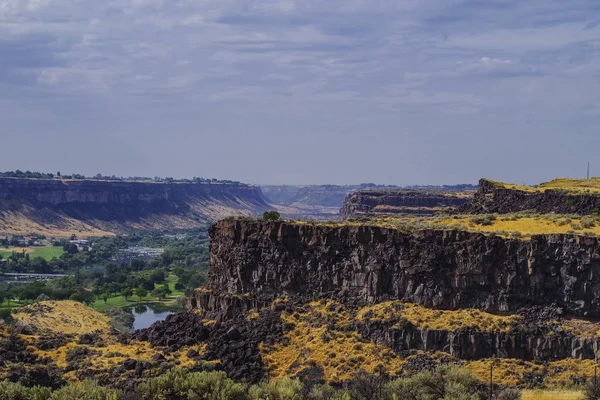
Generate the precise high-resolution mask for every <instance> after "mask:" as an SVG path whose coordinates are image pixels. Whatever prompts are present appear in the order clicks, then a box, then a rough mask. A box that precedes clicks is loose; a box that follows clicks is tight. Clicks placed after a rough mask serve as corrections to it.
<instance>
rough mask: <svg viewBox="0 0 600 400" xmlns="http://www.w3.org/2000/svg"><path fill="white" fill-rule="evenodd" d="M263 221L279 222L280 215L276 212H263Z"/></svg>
mask: <svg viewBox="0 0 600 400" xmlns="http://www.w3.org/2000/svg"><path fill="white" fill-rule="evenodd" d="M262 219H263V220H265V221H279V220H280V219H281V215H280V214H279V212H277V211H274V210H273V211H265V212H264V213H263V217H262Z"/></svg>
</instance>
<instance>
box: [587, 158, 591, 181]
mask: <svg viewBox="0 0 600 400" xmlns="http://www.w3.org/2000/svg"><path fill="white" fill-rule="evenodd" d="M587 178H588V179H590V162H589V161H588V171H587Z"/></svg>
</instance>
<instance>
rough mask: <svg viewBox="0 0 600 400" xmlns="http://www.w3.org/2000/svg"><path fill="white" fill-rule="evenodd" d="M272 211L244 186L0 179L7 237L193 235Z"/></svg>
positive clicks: (2, 228) (0, 225)
mask: <svg viewBox="0 0 600 400" xmlns="http://www.w3.org/2000/svg"><path fill="white" fill-rule="evenodd" d="M269 208H270V205H269V204H267V202H266V200H265V199H264V197H263V195H262V192H261V190H260V188H258V187H256V186H250V185H244V184H225V183H214V184H208V183H154V182H128V181H98V180H65V181H62V180H58V179H53V180H50V179H48V180H42V179H11V178H0V232H6V233H9V234H15V233H17V234H26V233H31V232H41V233H47V234H49V235H70V234H71V233H74V232H81V233H82V234H84V235H85V232H96V231H99V232H100V233H102V234H108V233H109V232H114V233H126V232H131V231H136V230H157V229H160V230H165V229H190V228H197V227H201V226H203V225H204V224H205V223H206V221H211V220H217V219H220V218H225V217H227V216H231V215H238V216H241V215H247V216H249V215H257V214H259V213H262V212H263V211H264V210H266V209H269Z"/></svg>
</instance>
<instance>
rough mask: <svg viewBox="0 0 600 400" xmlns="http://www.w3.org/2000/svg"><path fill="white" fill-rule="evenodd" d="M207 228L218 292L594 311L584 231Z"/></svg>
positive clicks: (598, 262)
mask: <svg viewBox="0 0 600 400" xmlns="http://www.w3.org/2000/svg"><path fill="white" fill-rule="evenodd" d="M210 234H211V238H212V241H211V251H210V262H211V271H210V289H211V290H213V291H217V292H222V293H229V294H237V295H244V294H246V295H250V296H252V297H254V298H260V299H263V300H264V299H267V298H274V297H275V296H277V295H280V294H282V293H283V294H290V295H301V296H308V297H310V296H318V297H326V296H337V297H339V296H342V297H347V298H352V299H356V300H360V301H364V302H367V303H375V302H379V301H383V300H388V299H395V300H404V301H409V302H414V303H417V304H420V305H424V306H426V307H433V308H443V309H457V308H479V309H482V310H487V311H491V312H511V311H516V310H517V309H519V308H521V307H525V306H531V305H535V304H550V303H557V304H558V305H560V306H562V307H564V309H565V310H566V312H568V313H571V314H575V315H588V316H600V245H599V243H598V239H596V238H592V237H574V236H569V235H539V236H533V237H532V238H531V240H530V241H521V240H517V239H505V238H501V237H498V236H495V235H489V236H485V235H483V234H479V233H471V232H464V231H438V230H427V231H420V232H416V233H404V232H401V231H399V230H394V229H385V228H380V227H375V226H334V227H331V226H323V225H318V224H316V225H307V224H294V223H287V222H261V221H252V220H236V219H228V220H223V221H220V222H218V223H217V224H216V225H214V226H213V227H212V228H211V230H210Z"/></svg>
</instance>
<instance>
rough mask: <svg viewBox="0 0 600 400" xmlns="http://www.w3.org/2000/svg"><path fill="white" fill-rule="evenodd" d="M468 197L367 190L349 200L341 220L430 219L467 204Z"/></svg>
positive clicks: (465, 195)
mask: <svg viewBox="0 0 600 400" xmlns="http://www.w3.org/2000/svg"><path fill="white" fill-rule="evenodd" d="M470 199H471V197H470V195H469V194H467V193H462V192H456V193H448V192H443V191H425V190H381V191H376V190H367V191H361V192H357V193H352V194H350V195H348V196H347V197H346V199H345V200H344V204H343V206H342V209H341V210H340V215H341V217H342V219H352V218H357V217H363V216H386V215H395V214H420V215H427V214H433V213H435V212H439V211H442V210H444V209H448V208H451V207H458V206H461V205H463V204H466V203H467V202H468V201H469V200H470Z"/></svg>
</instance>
